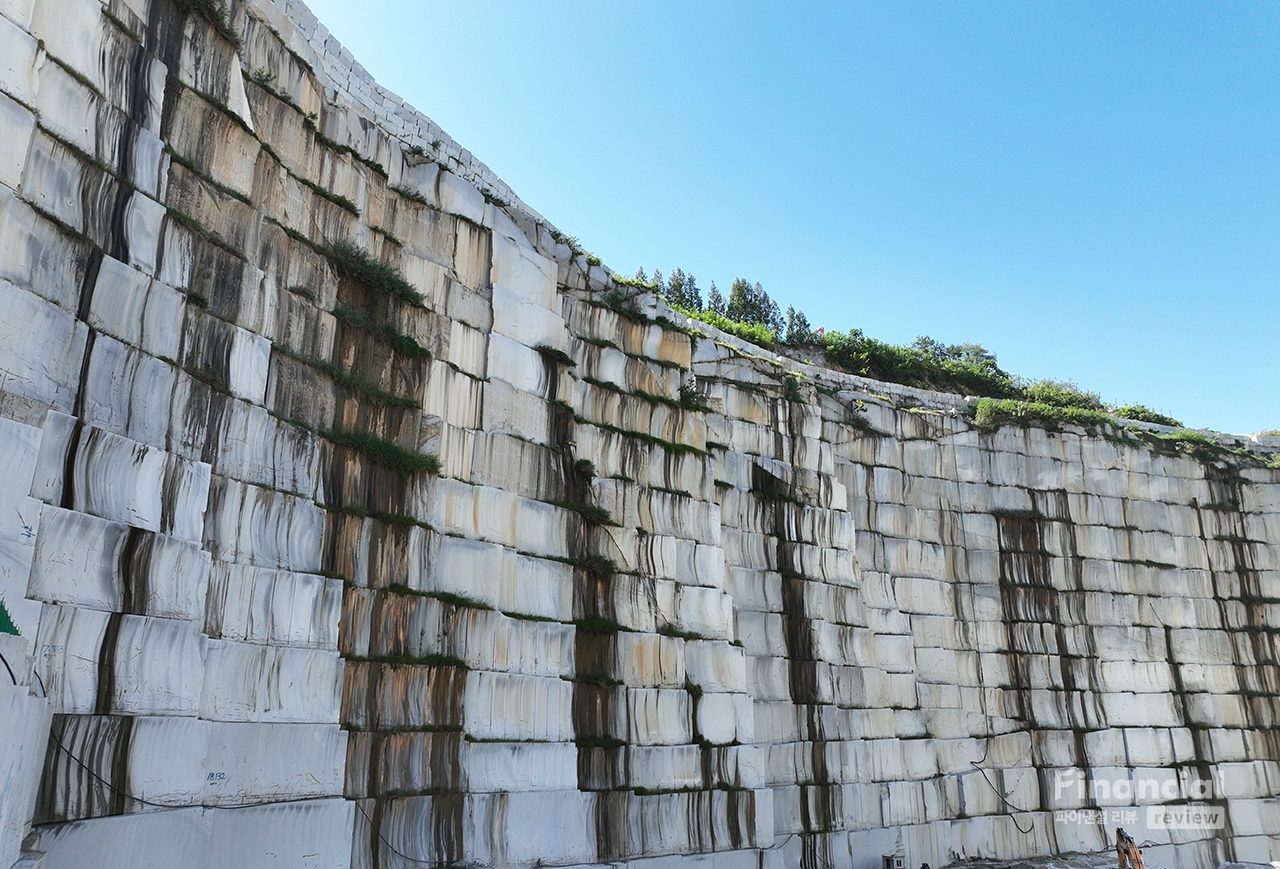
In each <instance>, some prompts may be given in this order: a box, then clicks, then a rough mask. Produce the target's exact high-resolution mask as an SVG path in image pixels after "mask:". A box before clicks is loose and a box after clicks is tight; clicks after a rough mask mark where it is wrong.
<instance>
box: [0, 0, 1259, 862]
mask: <svg viewBox="0 0 1280 869" xmlns="http://www.w3.org/2000/svg"><path fill="white" fill-rule="evenodd" d="M0 123H2V124H3V131H4V135H3V136H0V515H2V516H3V517H4V519H3V522H0V600H2V601H3V606H4V609H3V613H2V614H0V615H2V617H0V654H3V658H4V662H5V665H6V666H5V670H6V672H0V725H2V726H0V732H3V733H4V740H3V744H0V823H2V826H0V866H5V867H7V866H9V865H10V864H11V863H13V862H14V861H16V860H18V858H19V856H20V851H21V849H22V847H23V842H24V839H25V840H26V847H27V848H28V849H30V850H33V851H39V852H43V853H44V854H45V855H46V856H45V860H46V864H45V865H46V866H49V867H60V866H76V867H87V866H107V865H111V866H138V867H142V866H156V867H162V866H209V867H214V866H232V865H235V866H260V865H263V866H265V865H272V866H298V867H328V866H333V867H338V866H342V867H346V866H357V867H368V869H391V867H394V869H399V867H406V869H407V867H414V866H424V865H488V866H493V867H499V866H533V865H565V866H568V865H592V864H596V865H598V864H604V863H610V864H621V863H626V864H629V865H631V864H634V865H635V866H637V867H640V866H642V865H654V866H656V865H658V863H651V864H650V863H646V862H645V861H648V860H651V859H652V860H657V861H666V862H664V863H663V864H662V865H666V863H673V862H679V861H683V860H689V861H692V862H697V861H698V860H702V861H704V862H705V860H707V859H709V860H711V863H712V864H713V865H715V866H717V867H724V869H732V867H742V869H748V867H758V866H764V865H767V866H772V867H782V866H801V867H805V869H821V867H829V866H848V865H857V866H867V867H870V866H876V865H879V861H880V858H881V856H882V855H885V854H896V855H898V856H901V857H903V858H904V859H905V860H906V862H907V863H908V864H909V865H917V864H919V863H920V862H923V861H928V862H930V863H931V864H933V865H939V864H942V863H945V862H947V861H948V860H950V859H954V858H963V857H982V856H985V857H1001V858H1011V857H1020V856H1029V855H1036V854H1045V853H1050V852H1054V851H1069V850H1092V849H1097V848H1101V847H1103V846H1104V845H1105V843H1106V841H1107V839H1108V838H1109V832H1108V831H1109V829H1110V827H1112V826H1119V825H1123V826H1125V827H1127V828H1128V829H1129V830H1130V831H1131V832H1133V833H1134V835H1135V837H1136V838H1138V839H1139V841H1142V840H1151V841H1152V842H1154V843H1156V844H1155V845H1154V847H1150V848H1149V849H1148V859H1149V860H1151V861H1154V862H1155V863H1160V864H1166V865H1170V866H1173V865H1176V866H1179V867H1188V869H1189V867H1201V866H1210V865H1215V864H1217V863H1218V862H1220V861H1223V860H1252V861H1259V862H1267V861H1270V860H1277V859H1280V798H1278V797H1277V794H1280V737H1277V732H1278V730H1277V727H1278V722H1280V708H1278V704H1277V691H1278V690H1280V675H1278V674H1280V661H1278V660H1277V644H1276V637H1277V630H1278V629H1277V612H1280V555H1278V554H1277V553H1280V475H1278V473H1277V472H1276V471H1274V470H1268V469H1266V468H1265V467H1263V466H1262V465H1261V463H1259V462H1256V461H1251V460H1249V459H1248V458H1247V457H1241V456H1236V455H1232V454H1229V453H1227V452H1225V451H1221V452H1212V451H1205V450H1203V449H1202V450H1200V451H1198V452H1195V453H1187V452H1181V451H1178V450H1176V449H1173V450H1169V451H1166V452H1160V451H1157V450H1155V449H1154V448H1153V447H1152V446H1151V445H1150V444H1149V443H1147V442H1142V441H1137V440H1134V439H1132V438H1130V439H1128V440H1126V436H1125V435H1124V433H1123V432H1117V431H1106V432H1085V431H1083V430H1078V429H1070V430H1066V431H1060V432H1048V431H1045V430H1042V429H1034V428H1033V429H1015V428H1008V427H1006V428H1002V429H999V430H997V431H994V432H979V431H978V430H976V429H975V428H974V426H973V425H972V423H971V422H970V421H969V416H968V415H967V414H966V413H965V412H964V411H965V410H966V409H967V406H966V405H965V403H964V401H963V400H962V399H960V398H957V397H955V396H948V395H941V394H935V393H927V392H920V391H917V390H912V389H907V388H903V387H897V386H892V385H887V384H877V383H873V382H870V381H865V380H860V379H858V378H853V377H848V376H844V375H841V374H838V373H835V372H832V371H828V370H825V369H822V368H820V367H815V366H811V365H808V364H802V363H800V362H797V361H794V360H791V359H784V358H775V357H774V356H773V355H772V354H767V353H765V351H763V350H760V349H759V348H756V347H752V346H750V345H746V344H743V343H742V342H740V341H738V340H737V339H734V338H731V337H729V336H726V335H723V334H720V333H718V332H715V330H712V329H710V327H706V328H705V329H704V334H701V335H691V334H690V331H689V330H688V328H687V327H686V324H684V323H683V321H682V318H680V317H679V316H678V315H677V314H675V313H674V312H672V311H671V310H669V309H668V308H667V307H666V306H665V304H664V303H663V302H661V301H660V300H657V299H655V298H653V297H652V296H651V295H648V294H645V293H644V292H643V291H641V290H638V289H636V288H633V287H630V286H627V285H625V284H620V283H618V282H617V281H615V280H614V279H613V277H612V276H611V274H610V273H609V272H608V271H607V270H606V269H604V268H603V267H601V266H599V265H593V264H592V263H591V261H590V260H589V258H588V257H587V256H586V254H585V253H583V252H582V251H580V250H578V249H577V248H576V247H575V246H573V244H572V242H571V240H569V239H566V238H565V237H564V236H561V235H560V234H559V233H558V232H557V231H556V230H554V229H553V228H552V227H551V226H550V225H548V224H547V223H546V222H545V221H544V220H543V219H542V218H541V217H539V216H538V215H537V213H536V212H534V211H533V210H532V209H530V208H529V207H527V206H526V205H524V204H523V203H521V202H520V201H519V199H518V198H517V197H516V196H515V194H514V193H512V192H511V190H510V189H509V188H507V187H506V185H504V184H503V183H502V182H501V181H500V180H499V179H497V178H496V177H494V176H493V175H492V173H490V172H489V170H488V169H487V168H486V167H484V166H483V164H481V163H479V162H478V161H476V160H475V158H474V157H472V155H471V154H469V153H468V152H467V151H465V150H463V149H461V148H459V147H458V146H457V145H456V144H455V143H453V142H452V141H451V140H449V138H448V137H447V136H446V135H445V134H444V133H443V132H442V131H440V130H439V128H438V127H436V126H435V125H433V124H432V123H431V122H430V121H429V120H427V119H426V118H424V117H423V116H421V115H419V114H418V113H417V112H416V111H415V110H413V109H412V108H410V107H408V106H406V105H404V104H403V102H402V101H400V100H399V99H397V98H395V97H394V96H393V95H391V94H389V93H387V92H385V91H384V90H382V89H381V88H379V87H378V86H377V85H376V84H374V83H373V82H372V81H371V80H370V79H369V78H368V76H367V75H366V74H365V73H364V71H363V70H362V69H361V68H360V67H359V66H358V65H357V64H356V63H355V62H354V60H353V59H352V58H351V56H350V55H349V54H348V53H347V52H346V51H345V50H344V49H342V48H341V46H339V45H337V43H336V42H334V41H333V40H332V39H331V38H330V37H329V36H328V34H327V31H326V30H325V28H324V27H323V26H322V25H320V24H319V23H318V22H317V21H316V20H315V19H314V18H313V17H312V16H311V14H310V13H309V12H308V11H307V9H306V8H305V7H304V6H302V5H301V4H300V3H296V2H287V3H286V2H284V0H251V2H246V3H241V2H235V3H233V4H232V6H231V8H230V10H226V14H223V11H222V10H220V9H219V8H217V5H216V4H210V3H207V2H204V0H109V2H106V3H103V2H100V0H0ZM699 328H700V329H701V328H703V327H702V326H699ZM694 387H696V389H694ZM1254 446H1255V448H1256V449H1263V450H1265V449H1268V448H1270V447H1268V446H1267V444H1266V443H1262V444H1255V445H1254ZM1275 446H1277V444H1271V447H1275ZM1188 801H1192V802H1200V803H1205V804H1207V805H1208V807H1209V809H1211V810H1213V811H1215V812H1217V817H1218V819H1219V820H1220V821H1221V823H1220V824H1218V825H1216V826H1214V827H1213V828H1199V829H1187V830H1166V829H1160V828H1158V827H1156V826H1152V822H1151V821H1150V820H1149V818H1148V811H1147V809H1148V807H1149V806H1156V805H1165V804H1170V805H1173V806H1177V805H1179V804H1183V803H1186V802H1188ZM1098 807H1103V808H1106V809H1108V810H1109V811H1114V812H1118V813H1119V815H1118V820H1117V819H1116V816H1112V815H1109V816H1108V820H1107V823H1106V826H1099V825H1097V824H1089V823H1083V822H1081V813H1080V812H1079V811H1078V810H1081V809H1085V808H1098ZM1126 813H1132V814H1131V818H1126V817H1125V814H1126ZM1090 817H1092V816H1090ZM32 830H34V833H33V834H32V835H30V836H29V837H28V834H29V833H30V832H31V831H32ZM696 855H704V856H703V857H697V856H696Z"/></svg>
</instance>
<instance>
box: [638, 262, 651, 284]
mask: <svg viewBox="0 0 1280 869" xmlns="http://www.w3.org/2000/svg"><path fill="white" fill-rule="evenodd" d="M636 281H638V282H639V283H642V284H647V283H649V276H648V275H646V274H645V273H644V266H641V267H640V268H638V269H636Z"/></svg>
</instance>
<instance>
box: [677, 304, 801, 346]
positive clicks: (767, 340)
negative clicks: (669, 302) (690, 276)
mask: <svg viewBox="0 0 1280 869" xmlns="http://www.w3.org/2000/svg"><path fill="white" fill-rule="evenodd" d="M677 310H679V311H680V313H682V314H684V315H685V316H686V317H692V318H693V319H695V320H700V321H701V322H703V323H707V324H708V325H711V326H715V327H716V328H717V329H719V330H720V331H721V332H728V333H729V334H730V335H735V336H737V337H738V338H741V339H742V340H743V341H750V342H751V343H752V344H756V345H758V346H760V347H763V348H765V349H766V350H772V349H773V348H774V347H776V346H777V344H778V334H777V333H776V332H774V331H772V330H771V329H769V328H767V327H765V326H761V325H759V324H757V323H740V322H738V321H737V320H730V319H729V318H728V317H726V316H724V315H723V314H717V313H716V312H715V311H710V310H707V311H691V310H687V309H684V308H678V309H677Z"/></svg>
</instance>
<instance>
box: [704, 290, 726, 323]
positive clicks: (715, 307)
mask: <svg viewBox="0 0 1280 869" xmlns="http://www.w3.org/2000/svg"><path fill="white" fill-rule="evenodd" d="M707 310H708V311H710V312H712V313H713V314H719V315H720V316H721V317H723V316H725V314H726V310H727V308H726V305H725V301H724V296H722V295H720V291H719V290H717V289H716V282H715V281H712V282H711V289H709V290H707Z"/></svg>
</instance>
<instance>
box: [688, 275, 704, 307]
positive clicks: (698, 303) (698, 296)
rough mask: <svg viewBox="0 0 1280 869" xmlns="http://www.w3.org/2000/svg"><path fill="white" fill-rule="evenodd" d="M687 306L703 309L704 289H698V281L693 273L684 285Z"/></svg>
mask: <svg viewBox="0 0 1280 869" xmlns="http://www.w3.org/2000/svg"><path fill="white" fill-rule="evenodd" d="M684 300H685V307H686V308H688V309H689V310H691V311H701V310H702V291H701V290H699V289H698V282H697V281H695V280H694V279H693V275H689V277H688V280H687V281H686V282H685V285H684Z"/></svg>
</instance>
